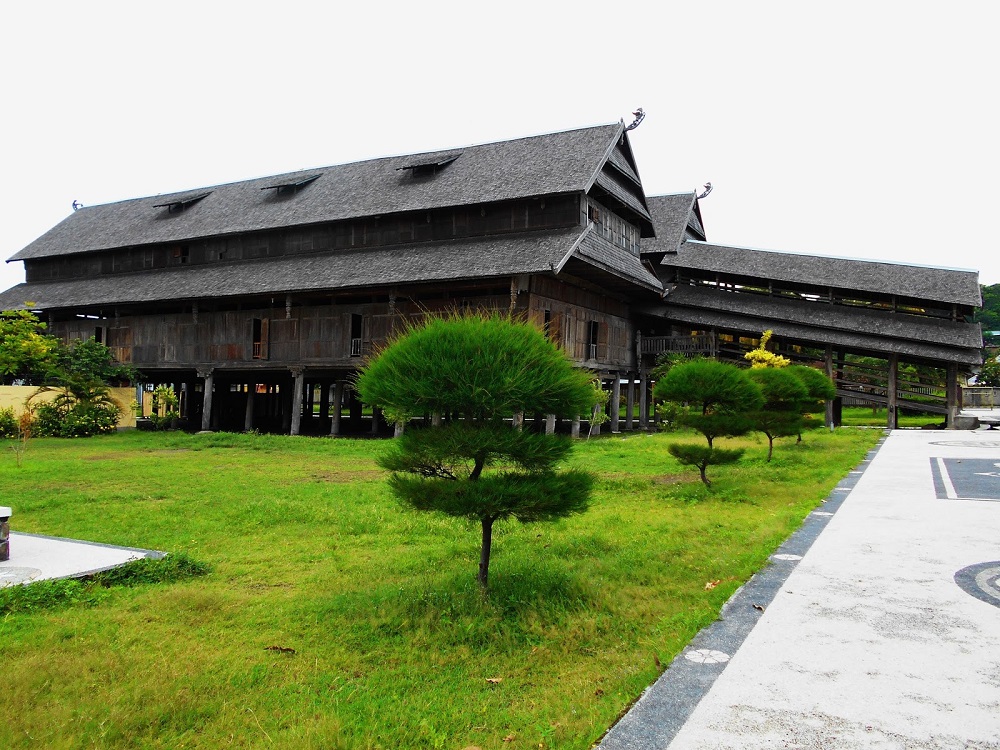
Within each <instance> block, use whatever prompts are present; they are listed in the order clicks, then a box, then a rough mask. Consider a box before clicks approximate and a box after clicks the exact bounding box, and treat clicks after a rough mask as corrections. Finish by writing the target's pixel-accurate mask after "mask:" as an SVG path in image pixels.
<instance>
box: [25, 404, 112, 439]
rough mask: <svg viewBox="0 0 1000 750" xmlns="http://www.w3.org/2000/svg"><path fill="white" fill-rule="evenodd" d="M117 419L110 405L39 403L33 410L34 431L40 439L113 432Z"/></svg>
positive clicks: (88, 435)
mask: <svg viewBox="0 0 1000 750" xmlns="http://www.w3.org/2000/svg"><path fill="white" fill-rule="evenodd" d="M120 416H121V415H120V412H119V409H118V407H117V406H115V405H114V404H113V403H93V402H85V401H77V402H75V403H68V402H65V401H63V402H52V403H47V404H39V405H38V406H37V407H35V424H34V432H35V434H36V435H38V436H40V437H90V436H92V435H100V434H102V433H108V432H114V431H115V429H116V428H117V426H118V419H119V417H120Z"/></svg>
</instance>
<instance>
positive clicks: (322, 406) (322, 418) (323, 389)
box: [319, 382, 333, 432]
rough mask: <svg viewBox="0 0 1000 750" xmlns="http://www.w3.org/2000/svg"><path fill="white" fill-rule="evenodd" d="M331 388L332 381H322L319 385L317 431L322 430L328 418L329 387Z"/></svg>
mask: <svg viewBox="0 0 1000 750" xmlns="http://www.w3.org/2000/svg"><path fill="white" fill-rule="evenodd" d="M331 388H333V384H332V383H326V382H324V383H323V384H322V385H321V386H320V392H319V431H320V432H322V431H323V428H325V427H326V424H327V420H328V419H330V389H331Z"/></svg>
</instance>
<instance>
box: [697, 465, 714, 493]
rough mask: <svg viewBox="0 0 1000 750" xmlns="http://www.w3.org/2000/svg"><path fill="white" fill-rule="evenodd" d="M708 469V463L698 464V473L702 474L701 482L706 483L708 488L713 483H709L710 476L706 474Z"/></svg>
mask: <svg viewBox="0 0 1000 750" xmlns="http://www.w3.org/2000/svg"><path fill="white" fill-rule="evenodd" d="M707 468H708V461H702V462H701V463H699V464H698V471H700V472H701V481H702V482H704V483H705V486H706V487H711V486H712V483H711V482H710V481H708V474H706V473H705V470H706V469H707Z"/></svg>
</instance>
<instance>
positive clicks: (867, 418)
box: [841, 406, 944, 429]
mask: <svg viewBox="0 0 1000 750" xmlns="http://www.w3.org/2000/svg"><path fill="white" fill-rule="evenodd" d="M887 419H888V418H887V417H886V414H885V409H872V408H870V407H864V406H845V407H844V409H843V413H842V415H841V424H843V426H844V427H882V428H884V427H885V424H886V420H887ZM896 421H897V423H898V424H899V427H900V428H904V429H906V428H910V429H912V428H918V427H923V426H924V425H939V424H941V423H942V422H944V414H915V413H912V412H906V411H900V413H899V415H898V416H897V419H896Z"/></svg>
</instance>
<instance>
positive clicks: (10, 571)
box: [0, 509, 163, 586]
mask: <svg viewBox="0 0 1000 750" xmlns="http://www.w3.org/2000/svg"><path fill="white" fill-rule="evenodd" d="M11 521H12V523H16V521H17V516H16V509H15V515H14V517H13V518H12V519H11ZM162 556H163V553H162V552H155V551H153V550H145V549H133V548H131V547H115V546H113V545H110V544H97V543H95V542H83V541H79V540H76V539H63V538H59V537H52V536H43V535H41V534H20V533H17V532H13V531H12V532H11V533H10V559H9V560H4V561H0V586H10V585H13V584H16V583H30V582H31V581H42V580H45V579H48V578H75V577H78V576H84V575H88V574H91V573H97V572H99V571H101V570H108V569H109V568H116V567H118V566H119V565H124V564H125V563H127V562H129V561H130V560H138V559H139V558H141V557H162Z"/></svg>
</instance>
